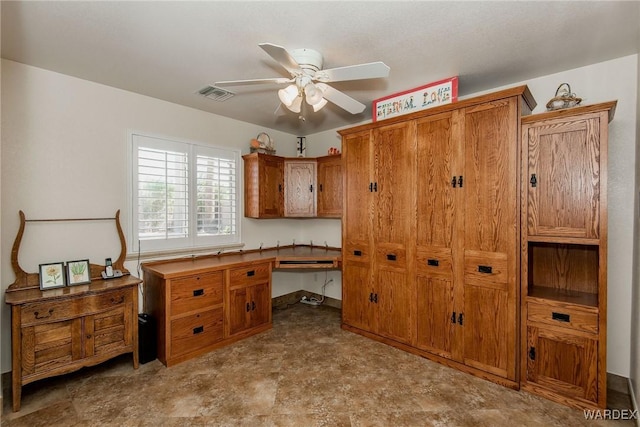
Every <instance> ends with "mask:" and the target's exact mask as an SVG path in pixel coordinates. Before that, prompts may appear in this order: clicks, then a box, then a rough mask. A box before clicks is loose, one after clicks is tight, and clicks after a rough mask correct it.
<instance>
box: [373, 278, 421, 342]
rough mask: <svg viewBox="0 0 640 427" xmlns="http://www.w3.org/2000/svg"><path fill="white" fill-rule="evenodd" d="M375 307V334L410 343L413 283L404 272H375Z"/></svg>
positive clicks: (411, 334) (411, 335)
mask: <svg viewBox="0 0 640 427" xmlns="http://www.w3.org/2000/svg"><path fill="white" fill-rule="evenodd" d="M376 279H377V280H376V285H375V293H374V295H375V300H374V302H375V305H376V312H377V316H378V319H377V333H378V334H380V335H382V336H385V337H388V338H391V339H393V340H396V341H399V342H404V343H410V342H411V339H412V337H413V316H412V313H411V303H412V301H413V297H414V293H413V292H412V289H413V283H410V282H409V277H408V274H407V273H406V272H398V271H393V270H388V269H382V268H381V269H379V270H378V271H377V278H376Z"/></svg>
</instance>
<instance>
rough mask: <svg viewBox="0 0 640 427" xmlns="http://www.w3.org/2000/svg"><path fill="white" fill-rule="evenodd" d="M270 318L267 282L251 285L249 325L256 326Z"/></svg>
mask: <svg viewBox="0 0 640 427" xmlns="http://www.w3.org/2000/svg"><path fill="white" fill-rule="evenodd" d="M270 320H271V293H270V292H269V284H268V283H261V284H259V285H255V286H252V287H251V321H250V324H249V326H250V327H252V328H253V327H256V326H260V325H264V324H265V323H269V321H270Z"/></svg>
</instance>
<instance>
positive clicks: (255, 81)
mask: <svg viewBox="0 0 640 427" xmlns="http://www.w3.org/2000/svg"><path fill="white" fill-rule="evenodd" d="M294 81H295V80H294V79H288V78H286V77H274V78H272V79H250V80H226V81H223V82H215V83H214V84H213V85H214V86H219V87H222V86H242V85H260V84H265V83H274V84H279V85H282V84H286V83H292V82H294Z"/></svg>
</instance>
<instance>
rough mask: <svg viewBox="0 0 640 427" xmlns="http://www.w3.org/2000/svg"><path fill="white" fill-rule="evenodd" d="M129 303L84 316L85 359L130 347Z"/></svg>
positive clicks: (130, 311) (130, 318)
mask: <svg viewBox="0 0 640 427" xmlns="http://www.w3.org/2000/svg"><path fill="white" fill-rule="evenodd" d="M131 321H132V309H131V303H129V304H122V305H120V306H118V307H115V308H112V309H110V310H107V311H104V312H102V313H97V314H94V315H90V316H86V317H85V319H84V328H85V330H84V332H85V342H84V348H85V357H89V356H98V355H102V354H109V353H113V352H117V351H120V350H121V349H122V348H124V347H127V346H130V345H131V339H132V338H131V337H132V333H131V327H132V324H131Z"/></svg>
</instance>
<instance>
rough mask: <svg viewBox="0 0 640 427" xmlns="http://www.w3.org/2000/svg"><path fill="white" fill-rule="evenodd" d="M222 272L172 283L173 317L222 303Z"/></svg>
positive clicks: (186, 278)
mask: <svg viewBox="0 0 640 427" xmlns="http://www.w3.org/2000/svg"><path fill="white" fill-rule="evenodd" d="M222 277H223V276H222V272H221V271H216V272H215V273H207V274H199V275H196V276H189V277H185V278H182V279H175V280H172V281H171V316H176V315H179V314H182V313H186V312H189V311H194V310H201V309H204V308H207V307H212V306H214V305H216V304H220V303H222V294H223V290H224V281H223V278H222Z"/></svg>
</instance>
